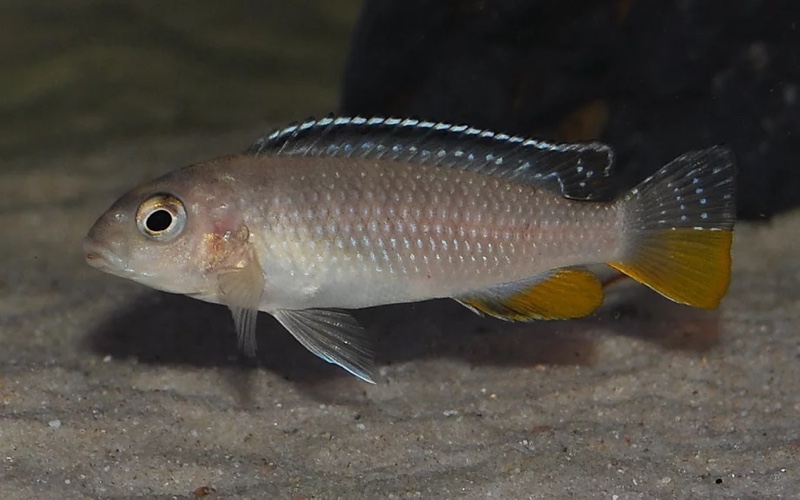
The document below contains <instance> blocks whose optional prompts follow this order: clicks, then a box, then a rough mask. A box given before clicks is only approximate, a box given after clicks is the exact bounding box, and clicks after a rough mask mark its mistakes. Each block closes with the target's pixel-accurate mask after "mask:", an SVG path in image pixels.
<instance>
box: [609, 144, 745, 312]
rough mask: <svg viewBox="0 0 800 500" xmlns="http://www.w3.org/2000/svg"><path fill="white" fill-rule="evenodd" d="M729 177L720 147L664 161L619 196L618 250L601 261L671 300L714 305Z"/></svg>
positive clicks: (723, 271)
mask: <svg viewBox="0 0 800 500" xmlns="http://www.w3.org/2000/svg"><path fill="white" fill-rule="evenodd" d="M735 180H736V168H735V166H734V161H733V154H732V153H731V152H730V151H729V150H728V149H725V148H721V147H713V148H709V149H705V150H702V151H693V152H690V153H686V154H684V155H682V156H680V157H678V158H676V159H675V160H673V161H671V162H670V163H668V164H667V165H665V166H664V167H663V168H661V170H659V171H658V172H656V173H655V174H654V175H653V176H651V177H649V178H648V179H646V180H645V181H644V182H642V183H641V184H640V185H639V186H637V187H636V188H634V189H633V190H631V191H630V192H629V193H628V194H627V195H626V196H625V198H623V200H622V211H623V218H624V219H623V220H624V229H623V232H624V235H625V240H624V241H625V243H624V247H625V248H624V250H623V253H622V255H623V257H622V258H621V259H620V260H619V261H617V262H609V263H608V264H609V265H610V266H611V267H613V268H615V269H617V270H619V271H621V272H623V273H625V274H626V275H628V276H630V277H631V278H633V279H635V280H636V281H638V282H640V283H642V284H644V285H647V286H648V287H650V288H652V289H653V290H655V291H657V292H658V293H660V294H662V295H664V296H665V297H667V298H669V299H671V300H673V301H675V302H678V303H682V304H688V305H692V306H695V307H701V308H705V309H713V308H716V307H717V306H719V303H720V301H721V300H722V297H723V296H724V295H725V292H726V291H727V289H728V285H729V284H730V275H731V242H732V239H733V224H734V221H735V218H736V206H735V201H734V195H735V189H736V186H735Z"/></svg>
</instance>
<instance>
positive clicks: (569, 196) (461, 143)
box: [83, 117, 735, 382]
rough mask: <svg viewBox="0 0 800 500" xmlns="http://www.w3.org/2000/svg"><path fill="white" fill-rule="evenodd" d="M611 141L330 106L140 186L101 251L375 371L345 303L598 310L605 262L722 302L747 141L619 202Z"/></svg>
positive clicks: (102, 260) (693, 157) (94, 239)
mask: <svg viewBox="0 0 800 500" xmlns="http://www.w3.org/2000/svg"><path fill="white" fill-rule="evenodd" d="M613 163H614V156H613V152H612V150H611V149H610V148H609V147H608V146H605V145H603V144H600V143H584V144H552V143H548V142H542V141H536V140H532V139H526V138H522V137H516V136H509V135H505V134H497V133H492V132H489V131H484V130H478V129H475V128H471V127H468V126H456V125H448V124H443V123H432V122H423V121H418V120H411V119H407V120H401V119H385V118H372V119H363V118H333V117H330V118H325V119H322V120H318V121H307V122H305V123H302V124H298V125H292V126H289V127H287V128H284V129H281V130H278V131H276V132H273V133H272V134H270V135H268V136H266V137H264V138H262V139H260V140H259V141H257V142H256V143H255V144H254V145H253V146H252V147H250V148H249V149H248V150H247V151H246V152H244V153H243V154H237V155H232V156H227V157H223V158H219V159H216V160H212V161H209V162H205V163H200V164H197V165H192V166H188V167H185V168H182V169H179V170H176V171H174V172H172V173H169V174H167V175H165V176H163V177H161V178H159V179H156V180H154V181H152V182H149V183H147V184H144V185H142V186H139V187H137V188H135V189H134V190H132V191H130V192H129V193H127V194H125V195H124V196H123V197H122V198H120V199H119V200H118V201H117V202H115V203H114V204H113V205H112V206H111V208H110V209H109V210H108V211H107V212H106V213H105V214H104V215H103V216H102V217H101V218H100V219H99V220H98V221H97V222H96V223H95V225H94V226H93V227H92V228H91V230H90V231H89V234H88V236H87V237H86V240H85V242H84V245H83V248H84V252H85V256H86V260H87V261H88V263H89V264H90V265H92V266H94V267H96V268H98V269H101V270H103V271H106V272H108V273H111V274H115V275H118V276H122V277H125V278H129V279H132V280H135V281H138V282H140V283H143V284H145V285H148V286H150V287H153V288H156V289H159V290H164V291H167V292H174V293H181V294H186V295H189V296H191V297H195V298H198V299H201V300H205V301H208V302H215V303H220V304H224V305H227V306H228V307H229V308H230V310H231V312H232V313H233V319H234V323H235V326H236V331H237V334H238V338H239V343H240V345H241V347H242V348H243V349H244V350H245V351H247V352H248V353H249V354H251V355H252V354H253V353H254V351H255V324H256V315H257V312H258V311H265V312H268V313H270V314H272V315H273V316H274V317H275V318H277V320H278V321H279V322H280V323H281V324H282V325H283V326H284V327H285V328H286V329H287V330H288V331H289V332H291V333H292V335H294V336H295V337H296V338H297V340H298V341H300V343H302V344H303V345H304V346H305V347H307V348H308V349H309V350H310V351H312V352H313V353H315V354H317V355H318V356H320V357H321V358H323V359H325V360H327V361H329V362H331V363H335V364H337V365H339V366H341V367H342V368H344V369H345V370H347V371H349V372H350V373H352V374H354V375H356V376H357V377H359V378H361V379H363V380H366V381H368V382H372V381H373V379H372V356H371V349H370V342H369V341H368V338H367V335H366V332H365V331H364V330H363V329H362V328H361V327H360V326H359V325H358V323H357V322H356V321H355V320H354V319H353V318H352V317H351V316H350V315H349V314H347V313H346V312H343V311H342V309H355V308H363V307H369V306H376V305H380V304H391V303H399V302H412V301H420V300H426V299H433V298H441V297H450V298H453V299H455V300H457V301H458V302H460V303H461V304H463V305H464V306H466V307H468V308H469V309H471V310H473V311H475V312H477V313H480V314H486V315H489V316H494V317H497V318H501V319H504V320H512V321H529V320H536V319H567V318H577V317H581V316H586V315H588V314H590V313H591V312H592V311H594V310H595V309H596V308H597V307H598V306H599V305H600V303H601V302H602V300H603V289H602V286H601V284H600V282H599V281H598V279H597V278H596V277H595V275H594V274H592V273H591V272H589V271H588V270H586V269H585V268H583V267H581V266H586V265H590V264H598V263H606V264H608V265H610V266H611V267H613V268H615V269H617V270H619V271H621V272H622V273H624V274H626V275H628V276H630V277H632V278H634V279H635V280H637V281H639V282H640V283H643V284H645V285H647V286H649V287H650V288H652V289H654V290H656V291H657V292H659V293H661V294H662V295H664V296H666V297H668V298H670V299H672V300H673V301H676V302H679V303H683V304H688V305H692V306H696V307H701V308H714V307H717V306H718V305H719V302H720V300H721V299H722V297H723V295H724V294H725V292H726V290H727V288H728V284H729V281H730V266H731V258H730V248H731V240H732V229H733V224H734V218H735V205H734V190H735V168H734V164H733V157H732V154H731V153H730V152H729V151H728V150H727V149H724V148H719V147H713V148H710V149H706V150H703V151H694V152H690V153H687V154H684V155H683V156H680V157H679V158H677V159H675V160H673V161H672V162H670V163H668V164H667V165H666V166H664V167H663V168H662V169H661V170H659V171H658V172H657V173H655V174H654V175H653V176H651V177H650V178H648V179H646V180H645V181H644V182H642V183H641V184H640V185H639V186H638V187H636V188H635V189H633V190H631V191H630V192H628V193H627V194H625V195H624V196H622V197H620V198H619V199H617V200H616V201H603V197H604V196H606V195H605V193H606V191H607V188H608V184H609V182H608V180H609V179H608V178H609V176H610V175H611V171H612V166H613Z"/></svg>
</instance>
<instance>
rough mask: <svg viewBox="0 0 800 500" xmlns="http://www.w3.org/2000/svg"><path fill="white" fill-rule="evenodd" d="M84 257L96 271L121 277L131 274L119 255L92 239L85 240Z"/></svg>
mask: <svg viewBox="0 0 800 500" xmlns="http://www.w3.org/2000/svg"><path fill="white" fill-rule="evenodd" d="M83 256H84V258H85V259H86V263H87V264H89V265H90V266H92V267H94V268H95V269H99V270H101V271H105V272H107V273H111V274H116V275H119V276H127V275H129V274H130V271H129V270H128V266H127V265H126V264H125V261H124V260H122V258H121V257H120V256H119V255H117V254H115V253H114V252H112V251H111V250H109V249H108V248H107V247H105V246H103V245H101V244H100V243H98V242H97V241H95V240H93V239H92V238H90V237H86V238H85V239H84V240H83Z"/></svg>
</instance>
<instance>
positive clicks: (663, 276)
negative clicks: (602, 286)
mask: <svg viewBox="0 0 800 500" xmlns="http://www.w3.org/2000/svg"><path fill="white" fill-rule="evenodd" d="M732 236H733V233H732V232H731V231H713V230H702V229H674V230H669V229H665V230H662V231H654V232H653V233H651V234H648V235H647V236H646V237H644V238H642V239H641V240H640V243H639V244H640V246H639V250H638V252H637V253H636V256H635V257H633V258H632V259H631V260H629V261H626V262H609V265H610V266H611V267H613V268H615V269H617V270H619V271H622V272H623V273H625V274H627V275H628V276H630V277H631V278H633V279H635V280H636V281H638V282H640V283H643V284H645V285H647V286H649V287H650V288H652V289H653V290H655V291H657V292H658V293H660V294H661V295H664V296H666V297H667V298H669V299H672V300H674V301H675V302H679V303H681V304H689V305H692V306H695V307H702V308H705V309H714V308H715V307H717V306H719V302H720V300H722V297H723V296H724V295H725V292H726V291H727V290H728V284H729V283H730V280H731V254H730V249H731V239H732Z"/></svg>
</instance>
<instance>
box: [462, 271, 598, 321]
mask: <svg viewBox="0 0 800 500" xmlns="http://www.w3.org/2000/svg"><path fill="white" fill-rule="evenodd" d="M455 299H456V300H457V301H458V302H460V303H461V304H463V305H464V306H466V307H468V308H470V309H472V310H473V311H475V312H478V313H483V314H487V315H489V316H494V317H495V318H500V319H503V320H506V321H532V320H536V319H571V318H580V317H583V316H587V315H589V314H591V313H592V312H593V311H594V310H595V309H597V307H598V306H599V305H600V303H602V302H603V288H602V285H601V284H600V281H598V279H597V278H596V277H595V276H594V275H593V274H592V273H590V272H588V271H585V270H582V269H571V268H569V269H558V270H556V271H553V272H551V273H548V274H546V275H543V276H541V277H538V278H534V279H533V280H525V281H519V282H514V283H508V284H504V285H500V286H497V287H493V288H490V289H488V290H481V291H479V292H475V293H473V294H470V295H466V296H462V297H455Z"/></svg>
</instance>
